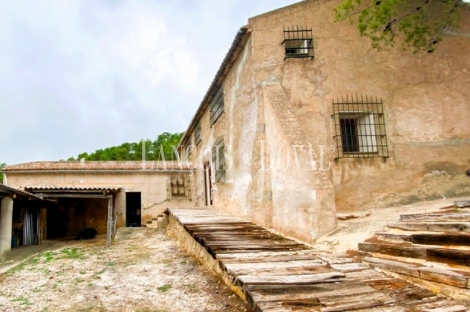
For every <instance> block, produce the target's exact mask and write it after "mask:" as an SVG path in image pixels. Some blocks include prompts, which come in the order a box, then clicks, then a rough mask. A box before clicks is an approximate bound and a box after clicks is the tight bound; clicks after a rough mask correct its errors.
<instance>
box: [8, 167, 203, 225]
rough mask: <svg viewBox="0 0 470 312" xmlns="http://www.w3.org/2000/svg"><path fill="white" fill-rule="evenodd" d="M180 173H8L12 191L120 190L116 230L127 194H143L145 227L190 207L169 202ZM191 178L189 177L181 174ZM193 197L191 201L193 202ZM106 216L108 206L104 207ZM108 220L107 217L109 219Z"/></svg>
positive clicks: (189, 203)
mask: <svg viewBox="0 0 470 312" xmlns="http://www.w3.org/2000/svg"><path fill="white" fill-rule="evenodd" d="M174 174H180V172H177V171H176V172H175V173H171V172H150V171H147V172H138V171H132V172H122V171H121V172H86V171H81V172H80V171H76V172H72V171H71V172H60V173H58V172H29V173H28V172H14V171H11V172H8V174H7V176H8V184H9V186H12V187H25V186H39V185H53V186H76V187H112V188H119V191H118V192H117V194H116V197H115V202H114V203H115V214H116V217H117V223H116V225H117V227H122V226H125V218H126V195H125V194H126V192H141V199H142V215H141V216H142V223H143V224H145V223H146V222H147V221H149V220H152V218H156V217H157V216H158V215H159V214H162V213H163V211H164V210H165V209H166V208H168V207H191V206H194V202H193V201H192V200H191V201H188V200H182V201H179V200H168V192H167V185H168V184H167V183H168V179H170V178H171V176H172V175H174ZM182 174H184V175H186V176H188V175H189V174H190V173H188V172H186V173H182ZM189 181H190V187H191V191H192V192H193V191H194V188H193V180H192V177H190V178H189ZM194 197H195V196H194V193H193V194H192V198H194ZM101 208H102V209H103V210H104V211H105V213H106V214H107V204H106V205H104V206H103V207H101V205H100V209H101ZM106 218H107V216H106ZM104 226H105V227H106V223H104Z"/></svg>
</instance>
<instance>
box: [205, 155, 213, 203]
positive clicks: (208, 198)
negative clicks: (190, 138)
mask: <svg viewBox="0 0 470 312" xmlns="http://www.w3.org/2000/svg"><path fill="white" fill-rule="evenodd" d="M211 174H212V172H211V166H210V163H206V164H205V165H204V193H205V202H206V206H212V180H211V177H212V175H211Z"/></svg>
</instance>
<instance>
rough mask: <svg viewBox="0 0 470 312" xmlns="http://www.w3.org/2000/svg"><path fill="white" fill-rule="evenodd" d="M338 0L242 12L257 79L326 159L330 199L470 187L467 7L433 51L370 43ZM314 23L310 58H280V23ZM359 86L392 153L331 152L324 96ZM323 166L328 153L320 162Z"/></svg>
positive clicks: (396, 200) (373, 200)
mask: <svg viewBox="0 0 470 312" xmlns="http://www.w3.org/2000/svg"><path fill="white" fill-rule="evenodd" d="M337 3H338V1H336V0H334V1H315V0H314V1H303V2H300V3H298V4H296V5H293V6H290V7H287V8H284V9H280V10H276V11H273V12H270V13H266V14H263V15H260V16H257V17H254V18H252V19H250V20H249V25H248V27H249V29H251V30H252V45H253V50H254V54H253V58H254V64H255V67H254V70H255V73H254V75H255V83H256V85H260V84H263V83H269V84H271V85H278V86H279V88H282V90H283V92H284V96H285V97H286V98H287V99H288V105H289V107H290V108H292V109H293V111H294V112H295V114H296V120H294V121H293V123H296V122H299V123H300V124H301V126H302V129H303V131H304V133H305V135H306V137H307V140H308V142H310V143H311V144H312V146H313V148H314V150H315V151H316V152H317V154H319V153H320V147H319V146H320V145H323V146H325V147H326V148H325V153H324V157H325V158H326V160H327V161H329V162H330V165H331V179H332V182H333V184H334V186H335V196H336V207H337V209H338V210H339V211H352V210H360V209H368V208H371V207H381V206H389V205H396V204H405V203H410V202H413V201H418V200H423V199H432V198H437V197H441V196H442V195H445V196H457V195H462V194H468V193H470V180H469V178H468V177H467V176H465V174H464V172H465V170H466V169H468V168H469V167H470V157H469V156H468V155H470V127H469V126H468V124H469V123H468V121H469V120H470V88H468V86H469V85H470V58H468V54H469V51H470V12H468V10H467V12H465V13H464V15H463V17H462V26H461V27H460V28H459V29H458V30H457V31H456V32H454V34H452V35H449V34H448V35H446V36H445V37H444V40H443V41H442V42H441V43H440V45H439V46H438V48H437V49H436V51H435V52H434V53H432V54H427V53H420V54H413V53H412V52H411V51H405V52H403V51H402V49H401V47H400V46H398V47H396V48H395V49H391V50H387V51H380V52H377V51H374V50H372V49H371V48H370V43H369V41H368V39H367V38H361V37H359V35H358V33H357V30H356V28H355V26H354V25H353V26H350V25H349V23H348V22H344V23H334V22H333V8H334V6H335V5H336V4H337ZM292 25H299V26H306V27H311V28H312V29H313V37H314V48H315V59H313V60H309V59H287V60H284V49H283V46H282V45H281V43H282V40H283V28H284V27H287V26H292ZM356 93H358V94H364V95H366V94H367V95H371V96H374V97H378V98H382V99H383V101H384V109H385V120H386V127H387V128H386V130H387V139H388V143H389V149H390V158H388V159H386V160H385V161H384V160H383V159H380V158H376V159H339V160H337V161H334V160H333V159H334V157H335V153H331V152H329V149H328V147H330V146H335V142H334V140H333V136H334V121H333V119H332V118H331V115H332V113H333V111H332V100H333V99H334V98H337V97H341V96H345V95H351V94H356ZM324 167H328V163H325V164H324Z"/></svg>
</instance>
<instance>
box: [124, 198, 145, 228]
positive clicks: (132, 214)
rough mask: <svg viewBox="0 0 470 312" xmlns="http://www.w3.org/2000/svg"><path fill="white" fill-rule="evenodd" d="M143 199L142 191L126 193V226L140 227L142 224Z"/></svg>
mask: <svg viewBox="0 0 470 312" xmlns="http://www.w3.org/2000/svg"><path fill="white" fill-rule="evenodd" d="M141 209H142V200H141V194H140V192H129V193H126V227H139V226H140V224H141V221H142V220H141Z"/></svg>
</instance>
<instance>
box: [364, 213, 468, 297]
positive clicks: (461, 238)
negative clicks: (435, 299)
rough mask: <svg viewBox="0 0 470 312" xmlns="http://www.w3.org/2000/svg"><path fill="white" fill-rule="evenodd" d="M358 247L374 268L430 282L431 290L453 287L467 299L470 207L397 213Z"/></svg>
mask: <svg viewBox="0 0 470 312" xmlns="http://www.w3.org/2000/svg"><path fill="white" fill-rule="evenodd" d="M359 250H361V251H363V252H367V253H368V254H369V255H370V257H367V258H365V259H364V261H365V262H367V263H369V264H371V265H372V266H374V267H377V268H380V269H383V270H386V271H389V272H393V273H397V274H401V275H404V276H409V277H412V278H415V280H424V281H427V282H432V283H434V284H433V287H434V288H435V289H438V288H439V284H443V285H446V286H451V287H456V288H458V289H461V291H460V293H461V294H464V296H465V294H467V295H468V300H470V209H459V208H457V207H447V208H443V209H442V210H441V211H439V212H434V213H423V214H406V215H401V216H400V222H398V223H395V224H390V225H388V230H387V231H386V232H379V233H376V236H375V237H373V238H372V239H369V240H368V241H366V242H364V243H359ZM446 289H448V288H446Z"/></svg>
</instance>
